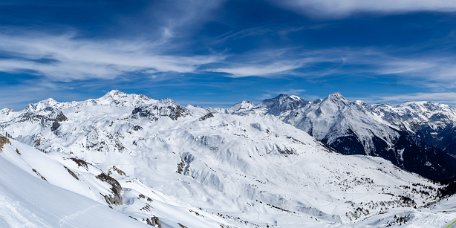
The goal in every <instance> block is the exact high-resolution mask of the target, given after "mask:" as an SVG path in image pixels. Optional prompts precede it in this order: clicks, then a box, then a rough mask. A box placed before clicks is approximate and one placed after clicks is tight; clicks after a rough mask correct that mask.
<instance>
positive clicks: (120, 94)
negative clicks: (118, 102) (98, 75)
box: [103, 89, 128, 97]
mask: <svg viewBox="0 0 456 228" xmlns="http://www.w3.org/2000/svg"><path fill="white" fill-rule="evenodd" d="M127 95H128V94H126V93H124V92H122V91H120V90H116V89H115V90H111V91H109V92H107V93H106V94H105V95H104V96H103V97H125V96H127Z"/></svg>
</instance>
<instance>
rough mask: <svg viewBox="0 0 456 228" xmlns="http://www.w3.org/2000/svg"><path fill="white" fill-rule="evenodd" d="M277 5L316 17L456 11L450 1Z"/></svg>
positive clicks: (311, 0)
mask: <svg viewBox="0 0 456 228" xmlns="http://www.w3.org/2000/svg"><path fill="white" fill-rule="evenodd" d="M274 1H275V2H277V3H278V4H281V5H283V6H285V7H288V8H290V9H292V10H295V11H299V12H302V13H305V14H309V15H312V16H317V17H344V16H349V15H351V14H353V13H359V12H373V13H402V12H415V11H438V12H454V11H456V1H452V0H274Z"/></svg>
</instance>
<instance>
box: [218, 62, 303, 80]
mask: <svg viewBox="0 0 456 228" xmlns="http://www.w3.org/2000/svg"><path fill="white" fill-rule="evenodd" d="M300 67H302V64H300V63H296V62H273V63H269V64H267V65H266V64H264V65H249V64H243V65H233V66H230V67H226V68H215V69H211V70H210V71H212V72H219V73H227V74H230V75H231V76H232V77H235V78H240V77H248V76H261V77H271V76H272V77H274V76H276V77H278V76H280V75H282V74H284V73H287V72H290V71H292V70H295V69H298V68H300Z"/></svg>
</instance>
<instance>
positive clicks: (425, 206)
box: [0, 91, 456, 227]
mask: <svg viewBox="0 0 456 228" xmlns="http://www.w3.org/2000/svg"><path fill="white" fill-rule="evenodd" d="M293 99H298V98H293ZM254 108H255V107H254V106H253V105H250V104H249V103H247V102H245V103H243V104H242V105H239V106H238V107H235V108H234V109H232V110H230V111H228V110H223V109H203V108H199V107H194V106H187V107H183V106H181V105H179V104H176V103H175V102H173V101H172V100H168V99H167V100H153V99H150V98H147V97H145V96H141V95H131V94H125V93H122V92H119V91H111V92H110V93H108V94H106V95H105V96H103V97H101V98H99V99H94V100H87V101H81V102H69V103H59V102H56V101H54V100H46V101H42V102H39V103H37V104H33V105H30V106H28V107H27V108H26V109H24V110H22V111H18V112H15V111H12V110H3V111H2V112H0V126H1V131H2V132H3V134H5V135H6V134H7V135H9V136H11V138H12V139H10V140H9V141H10V142H11V145H10V144H8V143H6V144H5V146H4V149H3V152H2V153H1V154H0V159H3V160H4V161H5V162H7V163H8V164H10V165H9V166H11V168H10V169H11V172H18V173H22V174H18V175H26V174H27V175H29V176H34V177H36V178H32V179H33V180H34V182H33V183H36V184H38V183H41V185H42V186H52V185H54V186H57V187H54V186H52V188H56V189H59V191H65V192H67V191H71V192H73V193H71V194H73V195H76V196H77V197H85V198H86V200H87V201H89V202H93V204H96V205H101V204H104V205H105V208H104V209H107V210H108V211H109V210H111V209H109V207H111V208H112V210H111V212H110V213H122V214H124V217H125V218H126V219H127V220H132V221H130V222H135V220H138V221H139V222H143V223H144V224H146V223H149V224H158V223H159V224H160V225H161V226H162V227H166V226H171V227H179V226H181V225H182V226H186V227H220V226H222V227H266V226H269V227H325V226H326V227H334V226H360V227H361V226H363V227H364V226H372V227H377V226H379V224H383V225H384V224H391V225H397V224H396V223H397V222H398V221H402V220H400V219H398V218H397V217H394V214H395V213H396V212H398V211H400V212H401V213H403V214H405V213H408V214H413V216H412V218H411V219H408V220H407V222H406V224H414V223H415V222H421V221H424V220H420V219H424V218H426V220H425V221H427V222H429V224H432V225H435V226H443V225H445V224H446V223H448V222H449V219H450V218H451V217H452V216H456V214H455V209H454V207H453V208H452V207H449V208H447V207H445V208H446V209H445V211H446V212H443V210H440V209H430V208H429V205H433V204H434V203H435V202H436V201H438V200H439V189H440V188H441V187H442V186H441V185H439V184H436V183H433V182H430V181H428V180H426V179H424V178H422V177H420V176H418V175H416V174H412V173H409V172H406V171H403V170H401V169H399V168H397V167H396V166H394V165H393V164H391V163H390V162H389V161H386V160H384V159H382V158H376V157H368V156H361V155H351V156H344V155H341V154H339V153H335V152H333V151H332V150H330V149H328V148H326V147H325V146H324V145H323V144H322V143H320V142H319V141H317V140H316V139H314V138H313V137H311V136H310V135H309V134H307V133H306V132H304V131H302V130H299V129H297V128H295V127H293V126H292V125H289V124H286V123H284V122H282V121H280V120H279V119H278V118H277V117H274V116H271V115H263V114H262V113H259V112H245V110H252V109H254ZM241 114H242V115H241ZM13 139H14V140H13ZM24 144H28V145H29V146H26V145H24ZM32 147H35V148H37V149H38V150H36V149H34V148H32ZM16 148H17V149H18V151H16ZM34 170H35V171H34ZM5 172H10V171H5ZM27 178H28V179H30V177H27ZM28 179H25V178H24V182H28ZM0 180H1V181H5V182H8V183H10V184H14V181H13V180H11V179H7V180H4V179H1V178H0ZM0 186H4V183H3V182H0ZM42 188H45V187H42ZM49 188H51V187H49ZM62 189H66V190H62ZM37 194H39V193H37ZM9 202H11V203H13V202H22V201H21V197H16V198H15V197H14V196H11V199H10V200H9ZM11 203H10V204H11ZM41 203H43V202H41ZM7 205H8V204H7ZM108 206H109V207H108ZM81 207H82V206H81ZM4 208H8V207H7V206H5V207H4V206H3V205H2V204H0V210H4ZM97 208H98V206H97ZM436 208H437V207H436ZM30 210H31V212H33V213H35V214H37V217H38V218H40V219H42V220H45V221H46V222H48V223H49V224H51V225H52V224H55V221H54V220H52V219H54V218H50V219H49V220H46V219H48V217H46V216H42V217H43V218H41V215H40V214H39V213H38V212H34V211H33V210H32V209H30ZM87 210H89V209H87ZM438 210H440V211H438ZM100 213H102V212H100ZM15 216H16V215H15ZM17 216H19V217H20V216H23V215H22V214H21V215H20V214H18V215H17ZM61 217H62V216H57V217H56V218H55V220H57V221H58V220H59V219H61ZM86 219H87V220H86ZM3 220H4V221H5V222H8V221H7V220H5V219H3ZM79 220H81V221H88V220H90V217H87V218H84V213H82V214H81V215H80V219H79ZM415 220H416V221H415ZM0 221H1V220H0ZM36 221H38V220H36ZM5 222H4V223H5ZM0 225H1V223H0ZM134 225H135V224H133V223H132V225H131V226H134Z"/></svg>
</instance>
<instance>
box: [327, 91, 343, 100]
mask: <svg viewBox="0 0 456 228" xmlns="http://www.w3.org/2000/svg"><path fill="white" fill-rule="evenodd" d="M328 98H331V99H345V97H344V96H343V95H342V94H341V93H339V92H335V93H332V94H329V96H328Z"/></svg>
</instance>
